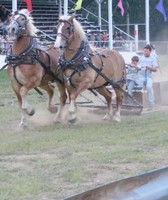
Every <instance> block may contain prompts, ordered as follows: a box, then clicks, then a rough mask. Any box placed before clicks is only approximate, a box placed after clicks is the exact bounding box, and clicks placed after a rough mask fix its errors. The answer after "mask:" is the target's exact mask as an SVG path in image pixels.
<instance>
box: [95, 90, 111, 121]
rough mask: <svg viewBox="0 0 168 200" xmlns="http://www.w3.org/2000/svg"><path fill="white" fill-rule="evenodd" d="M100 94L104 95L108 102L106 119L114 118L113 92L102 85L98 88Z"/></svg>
mask: <svg viewBox="0 0 168 200" xmlns="http://www.w3.org/2000/svg"><path fill="white" fill-rule="evenodd" d="M96 90H97V92H98V93H99V94H101V95H102V96H104V98H105V99H106V102H107V112H106V114H105V116H104V117H103V119H104V120H109V119H110V120H112V119H113V110H112V93H111V92H110V91H109V90H108V89H107V88H106V87H101V88H98V89H96Z"/></svg>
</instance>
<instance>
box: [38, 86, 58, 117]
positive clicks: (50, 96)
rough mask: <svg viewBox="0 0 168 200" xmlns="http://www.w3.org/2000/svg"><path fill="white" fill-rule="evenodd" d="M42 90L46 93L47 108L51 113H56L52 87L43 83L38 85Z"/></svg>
mask: <svg viewBox="0 0 168 200" xmlns="http://www.w3.org/2000/svg"><path fill="white" fill-rule="evenodd" d="M40 88H42V89H43V90H45V91H46V92H47V93H48V105H47V108H48V110H49V111H50V112H51V113H56V112H57V110H58V109H57V106H55V105H54V104H53V97H54V87H53V86H51V85H48V84H47V85H44V86H40Z"/></svg>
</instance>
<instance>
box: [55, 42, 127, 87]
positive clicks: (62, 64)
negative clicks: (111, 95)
mask: <svg viewBox="0 0 168 200" xmlns="http://www.w3.org/2000/svg"><path fill="white" fill-rule="evenodd" d="M69 50H71V49H69ZM95 55H98V56H99V59H100V61H101V67H100V68H98V67H97V66H96V65H95V64H93V62H92V59H91V58H92V56H95ZM102 56H105V55H101V54H100V53H99V52H98V51H96V52H94V54H93V52H92V51H91V49H90V46H89V44H88V41H87V40H86V41H82V42H81V45H80V47H79V48H78V50H77V53H76V54H75V55H74V57H73V58H72V59H71V60H66V59H65V57H64V54H63V55H62V56H60V58H59V69H60V70H62V71H63V72H64V71H65V70H66V69H72V70H73V72H72V74H71V75H70V76H66V75H64V76H65V78H66V79H67V82H68V84H69V85H71V86H73V87H74V88H75V86H74V85H73V83H72V77H73V76H74V75H75V74H76V73H78V74H79V75H80V73H81V72H82V71H84V70H86V69H87V68H88V67H91V68H92V69H93V70H94V71H96V72H97V76H96V77H95V80H94V82H96V80H97V78H98V76H102V77H103V78H104V79H105V81H106V83H105V84H103V85H102V86H105V85H108V84H109V83H110V84H111V85H112V86H113V87H117V86H118V84H119V82H123V81H125V80H124V78H122V80H120V81H118V82H114V81H112V80H110V79H109V78H108V77H106V76H105V75H104V74H103V73H102V70H103V68H104V67H105V64H104V62H103V60H102ZM102 86H99V87H97V88H100V87H102ZM94 89H96V88H94Z"/></svg>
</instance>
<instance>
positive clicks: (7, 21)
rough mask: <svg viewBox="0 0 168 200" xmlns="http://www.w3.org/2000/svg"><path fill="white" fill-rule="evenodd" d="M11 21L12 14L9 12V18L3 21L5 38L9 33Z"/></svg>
mask: <svg viewBox="0 0 168 200" xmlns="http://www.w3.org/2000/svg"><path fill="white" fill-rule="evenodd" d="M10 22H11V14H9V15H8V16H7V19H6V20H5V21H4V23H3V36H4V38H5V37H6V35H8V31H7V27H8V26H9V24H10Z"/></svg>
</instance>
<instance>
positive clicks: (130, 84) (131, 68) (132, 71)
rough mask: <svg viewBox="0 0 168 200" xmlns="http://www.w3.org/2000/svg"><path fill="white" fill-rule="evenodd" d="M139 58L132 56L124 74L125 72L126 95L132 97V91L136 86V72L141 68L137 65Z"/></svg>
mask: <svg viewBox="0 0 168 200" xmlns="http://www.w3.org/2000/svg"><path fill="white" fill-rule="evenodd" d="M138 62H139V57H138V56H133V57H132V58H131V63H130V64H127V65H126V72H127V76H126V78H127V88H128V94H129V95H131V96H133V89H134V87H135V85H137V84H138V71H139V70H140V69H141V67H140V66H139V65H138Z"/></svg>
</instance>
